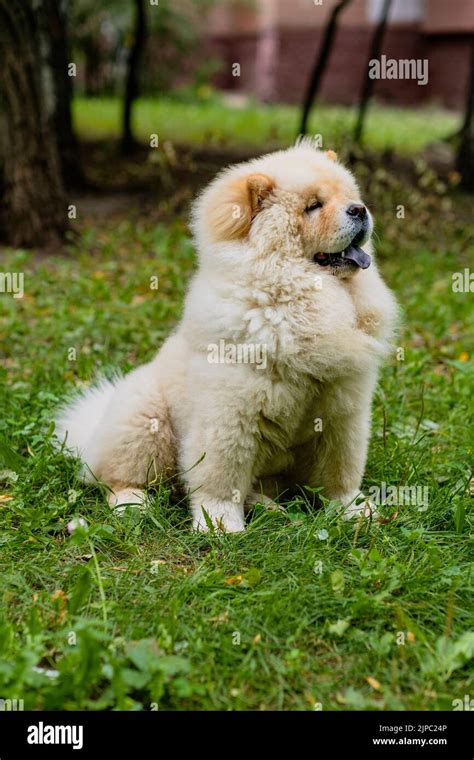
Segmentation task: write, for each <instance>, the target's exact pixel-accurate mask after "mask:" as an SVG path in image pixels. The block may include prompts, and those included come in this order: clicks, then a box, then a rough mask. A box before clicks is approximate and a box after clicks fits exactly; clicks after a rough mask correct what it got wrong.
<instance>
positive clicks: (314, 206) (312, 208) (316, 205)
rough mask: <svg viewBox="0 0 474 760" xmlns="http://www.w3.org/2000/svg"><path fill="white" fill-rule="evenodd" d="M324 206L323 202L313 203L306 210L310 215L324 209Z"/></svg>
mask: <svg viewBox="0 0 474 760" xmlns="http://www.w3.org/2000/svg"><path fill="white" fill-rule="evenodd" d="M322 207H323V204H322V203H321V201H313V202H312V203H311V204H310V205H309V206H307V207H306V208H305V211H306V213H309V212H310V211H317V210H318V208H322Z"/></svg>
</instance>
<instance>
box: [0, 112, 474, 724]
mask: <svg viewBox="0 0 474 760" xmlns="http://www.w3.org/2000/svg"><path fill="white" fill-rule="evenodd" d="M77 105H78V107H79V111H78V118H79V120H81V119H82V120H84V119H86V118H90V114H91V111H90V110H89V111H88V110H86V109H83V104H81V103H78V104H77ZM169 108H170V109H171V106H169ZM101 118H102V117H101ZM235 118H242V117H241V116H240V115H239V114H236V116H235ZM287 118H288V121H287V125H289V124H290V111H288V117H287ZM159 122H160V132H164V129H165V127H164V124H165V122H164V121H163V120H162V119H159ZM82 123H84V122H82ZM92 123H93V120H92V119H91V124H92ZM181 126H182V129H183V130H184V129H185V128H189V130H190V132H192V131H193V130H194V132H193V134H194V139H196V140H198V139H199V129H202V126H201V127H200V128H199V129H198V127H197V126H196V125H193V124H192V123H191V121H190V120H189V123H183V124H182V125H181ZM147 128H148V127H147ZM166 128H167V129H168V130H171V127H170V124H167V126H166ZM285 128H289V127H288V126H287V127H285ZM431 128H432V127H431V126H430V124H429V123H427V124H426V130H429V129H431ZM249 130H250V128H249ZM395 131H396V130H395V129H394V133H395ZM145 132H146V128H144V133H145ZM249 135H251V130H250V131H249ZM356 174H357V175H358V177H359V178H360V180H361V182H362V184H363V185H364V187H365V192H366V197H367V200H368V203H369V205H370V206H371V208H372V210H373V212H374V214H375V218H376V221H377V228H376V229H377V239H378V242H377V247H378V252H379V260H380V263H381V267H382V270H383V272H384V275H385V277H386V279H387V281H388V282H389V284H390V285H391V286H392V287H393V288H394V290H395V291H396V293H397V295H398V297H399V299H400V302H401V303H402V305H403V308H404V327H403V329H402V332H401V335H400V338H399V347H400V348H401V349H403V351H402V352H400V351H399V352H398V356H395V355H394V356H393V357H392V360H391V361H389V362H388V364H387V366H386V367H385V368H384V371H383V373H382V377H381V382H380V386H379V389H378V392H377V395H376V399H375V404H374V411H373V438H372V443H371V447H370V455H369V461H368V466H367V471H366V477H365V488H366V489H369V488H370V487H371V486H381V484H382V483H386V484H387V485H389V486H399V485H402V486H405V485H408V486H419V487H426V488H427V489H428V491H427V494H428V503H427V508H426V509H425V510H422V511H420V509H419V505H418V506H417V505H411V506H410V505H405V506H386V507H385V508H382V509H381V513H382V515H383V517H384V519H383V521H382V522H374V523H372V524H370V523H368V522H366V521H362V522H351V523H345V522H343V521H342V520H341V519H340V517H339V515H338V513H337V509H336V506H337V505H335V504H332V503H328V504H326V505H325V508H324V509H322V510H320V511H313V510H312V509H310V508H308V505H307V504H306V503H305V499H304V498H303V496H302V497H301V499H299V500H298V499H297V500H295V501H293V502H292V503H290V504H289V505H288V507H287V509H286V511H285V512H282V513H275V512H266V511H264V510H263V508H258V507H257V508H256V510H255V512H254V514H253V516H252V519H251V521H250V524H249V526H248V530H247V531H246V533H245V534H240V535H230V536H226V535H197V534H192V533H191V531H190V520H189V517H188V514H187V510H186V505H185V504H183V503H181V504H176V503H173V502H172V501H171V499H170V494H169V489H168V487H167V485H166V484H164V485H162V486H161V487H160V488H159V489H158V491H157V492H156V497H155V499H154V503H153V507H152V509H151V511H150V512H149V514H148V515H146V516H140V515H139V514H137V513H136V512H135V511H134V510H131V511H130V513H129V514H128V515H127V516H126V517H125V518H123V519H120V518H118V517H117V516H115V515H113V514H112V513H111V512H110V510H109V509H108V508H107V507H106V506H105V501H104V494H103V492H101V490H100V489H99V488H96V487H92V486H84V485H83V484H82V483H81V482H79V480H78V479H77V475H76V473H77V464H76V463H75V462H74V461H73V460H70V459H67V458H65V457H64V456H63V454H62V453H58V452H57V451H56V449H55V448H54V446H53V426H52V424H51V421H52V419H53V411H54V408H55V406H56V405H57V403H58V402H59V401H60V400H61V399H62V398H63V397H64V395H65V394H67V393H69V392H71V391H73V390H74V389H75V388H77V387H78V386H81V385H83V384H84V383H88V382H90V381H91V379H92V378H93V377H94V376H95V374H96V373H97V372H99V371H102V370H106V369H108V368H110V367H120V368H121V369H123V370H126V369H128V368H131V367H132V366H136V364H138V363H142V362H144V361H146V360H148V359H150V358H151V357H152V355H153V354H154V353H155V351H156V350H157V349H158V347H159V346H160V344H161V342H162V341H163V339H164V338H165V336H166V335H167V334H168V333H169V331H170V329H171V328H172V326H173V325H174V324H175V323H176V320H177V319H178V318H179V315H180V312H181V308H182V300H183V294H184V291H185V287H186V284H187V281H188V278H189V276H190V274H191V272H192V271H193V268H194V263H195V257H194V251H193V247H192V244H191V242H190V239H189V236H188V232H187V228H186V225H185V221H184V217H182V216H178V217H176V215H175V214H173V215H172V218H171V219H168V221H167V222H166V223H164V222H161V223H159V224H156V221H155V219H154V218H152V217H150V216H148V215H146V214H144V213H143V209H140V208H139V207H137V208H134V207H132V205H131V206H130V208H129V209H127V210H126V212H123V211H121V212H120V213H119V212H117V213H112V212H111V213H110V214H108V215H106V216H103V217H97V216H93V215H91V214H90V213H83V214H81V213H80V214H79V217H78V221H77V229H78V231H79V237H78V239H77V240H74V241H71V243H70V244H69V246H68V247H67V250H65V251H64V253H63V254H62V255H58V256H55V257H44V256H38V255H35V253H27V252H24V251H10V252H9V253H7V254H4V257H3V264H4V268H5V270H6V271H9V272H23V273H24V275H25V283H24V288H25V295H24V297H23V298H22V299H14V298H13V297H12V295H9V294H3V295H1V296H0V340H1V342H2V345H3V346H4V349H3V357H2V363H1V367H0V383H1V387H2V389H3V390H2V393H1V394H0V440H1V441H2V443H1V446H0V459H1V461H0V469H2V470H3V472H2V474H1V482H0V571H1V573H0V577H1V585H0V599H1V602H0V696H1V697H2V698H8V697H10V698H17V699H19V698H21V699H24V701H25V707H26V708H47V709H48V708H49V709H61V708H62V709H78V708H83V709H102V708H122V709H138V710H140V709H156V708H158V709H167V708H168V709H192V708H197V709H219V710H227V709H252V710H253V709H298V710H314V709H319V707H320V706H322V708H323V709H324V710H334V709H335V710H345V709H357V708H360V709H376V710H383V709H400V710H403V709H409V708H410V709H448V710H450V709H452V701H453V700H454V699H463V698H464V695H465V694H471V695H472V693H473V669H472V662H473V657H474V620H473V617H474V616H473V603H472V581H473V567H474V564H473V552H472V550H473V546H472V538H471V536H472V525H473V506H472V505H473V500H472V498H471V499H470V498H469V495H468V483H469V479H470V477H471V475H472V472H471V461H472V447H473V440H472V439H473V437H474V425H473V415H472V387H473V380H474V371H473V365H472V353H473V345H472V336H473V335H474V318H473V309H472V298H473V296H472V294H471V293H454V292H453V290H452V274H453V273H454V272H459V271H463V269H464V267H467V266H468V263H469V259H468V254H469V239H468V235H469V229H468V224H467V221H466V220H467V219H468V210H469V205H468V200H467V198H465V197H463V196H462V195H461V194H460V193H459V192H458V191H456V190H455V189H452V188H451V189H449V190H448V189H447V188H446V186H445V185H444V184H443V183H441V182H440V181H439V180H438V179H437V178H436V177H434V175H433V174H432V173H431V172H430V171H429V170H427V169H426V167H423V166H422V165H421V164H419V165H418V169H417V172H415V177H414V179H413V181H411V183H410V184H408V180H407V179H404V178H402V177H398V176H397V172H393V171H391V170H388V169H387V168H383V167H380V166H379V167H378V168H374V167H365V166H364V165H363V164H359V165H358V166H357V167H356ZM163 202H164V201H160V200H159V199H158V198H157V199H156V205H157V206H160V204H162V203H163ZM399 204H402V205H404V208H405V218H404V219H400V218H398V216H397V214H396V211H397V206H399ZM160 207H161V206H160ZM156 275H158V277H159V289H158V290H152V289H150V277H153V276H156ZM79 517H81V518H83V519H84V520H85V521H86V527H84V528H78V529H76V530H75V531H74V532H73V533H72V534H70V532H69V531H68V528H67V526H68V523H70V522H71V521H72V520H73V519H75V518H79Z"/></svg>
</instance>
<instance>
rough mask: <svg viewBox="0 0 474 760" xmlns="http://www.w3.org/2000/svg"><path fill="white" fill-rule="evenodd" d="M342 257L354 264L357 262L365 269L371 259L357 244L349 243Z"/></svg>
mask: <svg viewBox="0 0 474 760" xmlns="http://www.w3.org/2000/svg"><path fill="white" fill-rule="evenodd" d="M343 257H344V259H346V261H352V262H353V263H354V264H357V266H358V267H360V268H361V269H367V268H368V267H370V262H371V261H372V259H371V258H370V256H369V254H368V253H366V252H365V251H363V250H362V248H359V247H358V246H357V245H350V246H349V247H348V248H346V250H345V251H344V253H343Z"/></svg>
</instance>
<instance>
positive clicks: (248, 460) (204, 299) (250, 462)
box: [57, 140, 397, 532]
mask: <svg viewBox="0 0 474 760" xmlns="http://www.w3.org/2000/svg"><path fill="white" fill-rule="evenodd" d="M354 203H355V204H361V203H362V201H361V198H360V193H359V189H358V187H357V184H356V182H355V180H354V178H353V176H352V175H351V174H350V172H348V171H347V169H345V168H344V167H343V166H342V165H340V164H339V163H338V162H337V157H336V155H335V153H333V152H332V151H328V153H327V154H326V153H323V152H322V151H320V150H317V149H315V148H314V147H313V145H312V143H311V141H307V140H303V141H300V142H299V143H298V144H297V145H296V146H294V147H292V148H289V149H288V150H285V151H278V152H276V153H271V154H268V155H265V156H262V157H261V158H258V159H255V160H253V161H250V162H246V163H242V164H239V165H237V166H232V167H230V168H228V169H226V170H225V171H224V172H222V173H221V174H220V175H219V176H218V177H217V178H216V179H215V180H214V181H213V182H212V183H211V184H210V185H209V187H207V188H206V189H205V191H204V192H203V194H202V195H201V196H200V197H199V198H198V200H197V201H196V203H195V205H194V209H193V216H192V229H193V232H194V238H195V243H196V248H197V251H198V255H199V267H198V271H197V273H196V275H195V276H194V279H193V281H192V282H191V285H190V287H189V291H188V294H187V297H186V303H185V310H184V316H183V318H182V320H181V323H180V324H179V326H178V327H177V329H176V330H175V332H174V333H173V334H172V335H171V336H170V337H169V338H168V340H167V341H166V342H165V343H164V345H163V346H162V348H161V350H160V351H159V353H158V355H157V356H156V358H155V359H154V360H153V361H151V362H150V363H149V364H146V365H144V366H141V367H139V368H138V369H136V370H134V371H133V372H131V373H130V374H128V375H127V376H125V377H123V378H121V379H117V380H115V381H113V382H105V381H103V382H101V383H100V384H99V385H98V386H96V387H95V388H92V389H90V390H88V391H86V393H85V395H83V396H81V397H79V398H77V399H76V400H75V401H74V402H73V403H72V404H71V405H70V406H69V407H67V408H66V409H65V410H64V411H63V412H62V413H61V415H60V417H59V419H58V420H57V432H58V436H59V437H60V438H61V439H66V441H67V446H68V447H70V449H71V450H72V451H73V452H74V453H75V454H76V455H78V456H80V457H81V459H82V461H83V463H84V465H85V467H84V478H85V479H86V480H89V481H92V480H94V479H99V480H101V481H103V482H105V483H106V484H107V485H108V486H109V487H110V488H111V491H112V494H111V498H110V503H111V504H112V505H114V506H122V507H123V505H124V504H126V503H130V502H135V503H140V504H142V503H144V500H145V492H144V489H145V488H146V486H147V484H149V483H150V482H151V481H154V482H156V480H157V479H159V478H161V477H171V476H173V475H176V474H179V478H180V479H181V481H182V482H183V483H184V485H185V487H186V489H187V490H188V493H189V498H190V505H191V512H192V516H193V524H194V527H195V528H197V529H201V530H206V529H207V528H208V523H209V520H210V521H212V523H213V524H214V525H215V526H217V527H219V528H221V529H222V530H225V531H229V532H232V531H239V530H243V529H244V505H245V504H246V503H249V502H252V501H256V500H259V501H262V498H263V497H264V498H263V500H264V501H265V502H266V503H271V500H272V499H273V498H275V497H277V496H278V495H279V494H281V493H282V492H285V491H288V490H290V491H294V490H295V488H296V487H297V486H298V485H302V486H303V485H308V486H313V487H323V489H324V493H325V495H326V496H328V497H331V498H335V499H340V500H341V502H342V503H343V504H344V505H345V507H346V509H347V514H348V515H349V516H350V515H352V514H354V513H357V512H359V511H360V510H365V509H366V503H365V502H364V500H363V499H362V503H361V504H360V503H357V501H359V500H358V497H359V495H360V484H361V479H362V476H363V473H364V467H365V461H366V454H367V446H368V442H369V435H370V408H371V399H372V395H373V392H374V388H375V385H376V381H377V371H378V367H379V365H380V362H381V360H382V358H383V356H384V355H385V354H386V353H387V351H388V350H389V346H390V341H391V337H392V331H393V329H394V324H395V321H396V316H397V307H396V303H395V300H394V298H393V296H392V294H391V293H390V291H389V290H388V288H387V287H386V285H385V284H384V282H383V281H382V279H381V277H380V274H379V272H378V270H377V266H376V264H375V262H372V265H371V266H370V267H369V268H368V269H366V270H362V269H357V267H354V266H351V265H350V264H347V266H346V265H343V266H341V267H337V268H336V267H333V266H329V267H328V266H322V265H320V264H318V263H317V260H315V259H314V256H315V254H318V252H325V253H331V252H334V253H336V252H340V251H341V250H343V249H344V248H345V247H346V246H348V245H349V244H350V243H351V242H352V241H353V240H354V238H355V237H356V236H358V237H357V242H359V243H360V244H362V245H364V240H365V250H366V251H367V250H370V247H368V246H370V243H369V242H368V238H369V237H370V233H371V230H372V222H371V218H370V215H368V214H367V216H366V219H365V227H364V226H363V225H362V223H361V222H360V220H359V219H358V218H356V217H354V216H352V215H350V213H348V208H350V206H351V204H354ZM362 238H363V239H362ZM216 347H217V348H216ZM216 351H217V353H216ZM219 351H220V353H219ZM238 351H240V354H239V353H238ZM256 356H258V357H259V358H260V360H259V361H257V360H256V358H255V357H256ZM216 357H217V358H216ZM236 357H237V358H236ZM239 359H240V360H239ZM203 510H205V512H206V513H207V516H208V519H207V518H206V517H205V516H204V514H203Z"/></svg>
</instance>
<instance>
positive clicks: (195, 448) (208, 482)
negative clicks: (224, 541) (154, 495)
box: [181, 399, 256, 533]
mask: <svg viewBox="0 0 474 760" xmlns="http://www.w3.org/2000/svg"><path fill="white" fill-rule="evenodd" d="M233 401H234V403H232V402H231V400H230V399H229V402H228V404H227V405H224V406H223V407H222V408H220V409H219V408H216V407H214V409H213V419H209V417H206V418H205V419H204V418H200V419H199V420H195V421H193V424H192V425H191V426H190V431H189V433H188V435H187V437H186V438H185V440H184V442H183V450H182V455H181V462H182V466H183V471H184V474H183V477H184V480H185V482H186V484H187V486H188V489H189V493H190V502H191V513H192V517H193V527H194V528H195V529H196V530H201V531H207V530H208V524H207V521H206V517H205V514H204V513H206V515H207V516H208V518H209V519H210V520H211V522H212V524H213V525H214V526H215V527H216V528H218V529H219V530H222V531H223V532H226V533H237V532H238V531H242V530H244V529H245V522H244V502H245V499H246V496H247V494H248V492H249V491H250V488H251V484H252V470H253V465H254V458H255V446H256V444H255V435H254V434H253V433H252V423H251V421H250V420H249V419H246V413H245V412H244V411H243V410H240V409H238V408H236V404H235V399H233Z"/></svg>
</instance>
